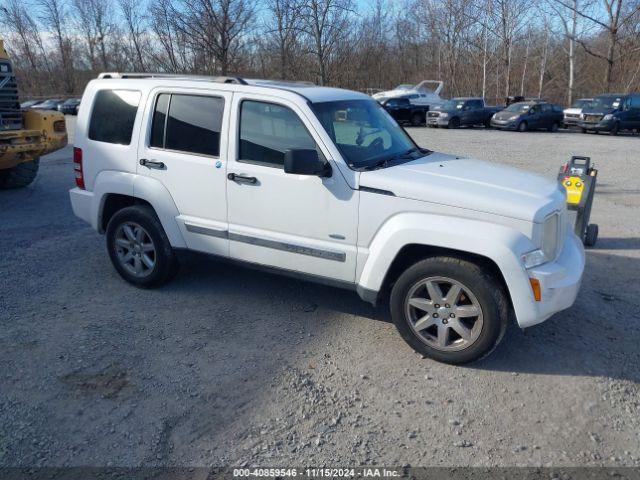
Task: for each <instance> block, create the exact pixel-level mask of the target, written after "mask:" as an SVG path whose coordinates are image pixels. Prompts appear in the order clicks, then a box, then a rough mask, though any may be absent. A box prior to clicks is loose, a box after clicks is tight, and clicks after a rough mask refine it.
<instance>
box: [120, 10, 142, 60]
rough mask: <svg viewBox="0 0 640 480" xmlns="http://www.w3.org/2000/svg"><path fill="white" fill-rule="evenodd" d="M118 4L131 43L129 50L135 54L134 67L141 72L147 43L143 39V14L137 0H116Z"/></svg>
mask: <svg viewBox="0 0 640 480" xmlns="http://www.w3.org/2000/svg"><path fill="white" fill-rule="evenodd" d="M118 5H119V6H120V10H121V11H122V17H123V19H124V23H125V28H126V32H127V38H128V41H129V44H130V45H131V47H130V50H132V51H133V53H134V56H135V57H134V58H135V61H134V62H133V64H134V69H135V70H137V71H139V72H143V71H144V70H145V66H146V61H145V58H146V52H144V53H143V51H144V50H145V45H146V43H147V42H146V40H145V38H146V37H145V33H146V27H147V25H146V18H145V15H144V13H143V12H142V9H141V8H140V2H139V1H138V0H118Z"/></svg>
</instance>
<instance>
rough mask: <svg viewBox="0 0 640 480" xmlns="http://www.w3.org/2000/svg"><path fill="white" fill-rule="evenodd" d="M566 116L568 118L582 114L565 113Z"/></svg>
mask: <svg viewBox="0 0 640 480" xmlns="http://www.w3.org/2000/svg"><path fill="white" fill-rule="evenodd" d="M564 116H565V117H566V118H580V114H579V113H565V114H564Z"/></svg>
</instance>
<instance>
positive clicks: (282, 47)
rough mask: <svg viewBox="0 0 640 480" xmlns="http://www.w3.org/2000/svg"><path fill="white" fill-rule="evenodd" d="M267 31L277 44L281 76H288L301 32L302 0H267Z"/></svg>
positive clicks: (283, 77)
mask: <svg viewBox="0 0 640 480" xmlns="http://www.w3.org/2000/svg"><path fill="white" fill-rule="evenodd" d="M266 7H267V10H268V12H269V18H268V20H267V22H266V25H265V27H266V33H267V34H268V35H269V37H270V38H271V40H272V42H273V43H274V44H275V46H276V49H277V52H278V59H279V61H280V71H279V75H278V76H279V77H280V78H282V79H285V78H287V76H288V74H289V65H290V58H291V57H292V54H293V51H294V49H295V46H296V44H297V43H298V37H299V36H300V32H301V17H300V14H301V11H302V1H301V0H267V2H266Z"/></svg>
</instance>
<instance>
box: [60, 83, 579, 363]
mask: <svg viewBox="0 0 640 480" xmlns="http://www.w3.org/2000/svg"><path fill="white" fill-rule="evenodd" d="M75 142H76V143H75V148H74V162H75V174H76V183H77V187H76V188H74V189H72V190H71V191H70V196H71V203H72V205H73V210H74V212H75V214H76V215H77V216H79V217H80V218H82V219H84V220H86V221H87V222H89V223H90V224H91V225H92V226H93V228H94V229H96V230H97V231H98V232H101V233H106V239H107V249H108V253H109V255H110V257H111V261H112V262H113V265H114V267H115V269H116V270H117V271H118V273H119V274H120V275H121V276H122V277H123V278H124V279H125V280H127V281H128V282H130V283H132V284H134V285H136V286H140V287H152V286H158V285H161V284H163V283H165V282H167V281H168V280H169V279H170V278H171V277H172V276H173V275H174V274H175V272H176V267H177V260H176V254H175V252H176V250H179V249H191V250H197V251H200V252H205V253H208V254H213V255H218V256H220V257H225V258H229V259H232V260H237V261H239V262H248V263H250V264H254V265H259V266H262V267H265V268H267V269H270V270H276V271H278V272H282V273H285V274H293V275H295V276H302V277H304V278H308V279H311V280H315V281H318V282H322V283H327V284H330V285H335V286H339V287H345V288H349V289H353V290H356V291H357V292H358V293H359V295H360V296H361V297H362V298H363V299H364V300H367V301H369V302H376V301H378V300H381V299H384V300H389V304H390V310H391V316H392V319H393V321H394V323H395V325H396V326H397V328H398V330H399V332H400V334H401V335H402V337H403V338H404V339H405V340H406V341H407V342H408V343H409V345H411V346H412V347H413V348H414V349H415V350H416V351H418V352H420V353H422V354H424V355H427V356H430V357H432V358H434V359H437V360H439V361H443V362H449V363H464V362H469V361H472V360H476V359H478V358H480V357H482V356H484V355H487V354H488V353H489V352H491V351H492V350H493V349H494V348H495V347H496V345H497V344H498V342H499V341H500V339H501V338H502V336H503V334H504V332H505V329H506V327H507V323H508V320H509V318H514V317H515V319H516V321H517V323H518V325H519V326H520V327H528V326H531V325H534V324H536V323H539V322H542V321H543V320H545V319H547V318H548V317H549V316H551V315H553V314H554V313H556V312H558V311H560V310H563V309H565V308H568V307H570V306H571V305H572V303H573V302H574V300H575V298H576V295H577V293H578V289H579V288H580V280H581V277H582V272H583V268H584V251H583V248H582V244H581V242H580V240H579V239H578V238H577V237H576V236H575V235H574V234H573V231H572V229H571V228H570V227H569V226H568V225H567V220H566V209H565V197H564V193H563V191H562V190H561V189H560V188H559V187H558V185H557V184H556V182H555V181H552V180H547V179H544V178H541V177H538V176H536V175H533V174H530V173H527V172H522V171H518V170H514V169H510V168H505V167H499V166H496V165H493V164H490V163H485V162H480V161H477V160H471V159H468V158H459V157H455V156H451V155H445V154H441V153H434V152H431V151H429V150H425V149H422V148H420V147H419V146H418V145H416V144H415V143H414V142H413V140H412V139H411V138H410V137H409V136H408V135H407V134H406V133H405V131H404V130H403V129H402V128H400V127H399V126H398V124H397V123H396V122H395V121H394V120H393V119H392V118H391V117H390V116H389V115H388V114H387V113H386V112H385V110H384V109H383V108H382V107H381V106H380V105H379V104H378V103H377V102H375V101H374V100H372V99H371V98H370V97H368V96H366V95H364V94H360V93H357V92H352V91H347V90H340V89H334V88H321V87H315V86H309V85H300V84H294V83H281V82H270V81H259V80H254V81H245V80H242V79H239V78H211V77H204V78H202V77H201V78H198V77H183V78H179V77H172V76H166V75H146V76H145V75H139V74H129V75H127V74H102V75H100V77H99V78H98V79H97V80H93V81H91V82H90V83H89V85H88V86H87V88H86V90H85V93H84V96H83V99H82V103H81V104H80V111H79V113H78V121H77V130H76V136H75Z"/></svg>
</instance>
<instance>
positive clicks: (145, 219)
mask: <svg viewBox="0 0 640 480" xmlns="http://www.w3.org/2000/svg"><path fill="white" fill-rule="evenodd" d="M106 236H107V249H108V251H109V257H110V258H111V263H113V266H114V267H115V269H116V270H117V272H118V273H119V274H120V276H121V277H122V278H124V279H125V280H126V281H127V282H129V283H131V284H133V285H136V286H138V287H157V286H159V285H162V284H164V283H166V282H167V281H169V280H170V279H171V278H172V277H173V276H174V274H175V273H176V271H177V260H176V257H175V254H174V252H173V248H172V247H171V243H170V242H169V239H168V238H167V235H166V233H165V231H164V229H163V228H162V224H161V223H160V220H159V219H158V217H157V216H156V214H155V212H154V211H153V209H152V208H151V207H148V206H146V205H134V206H131V207H127V208H123V209H122V210H119V211H118V212H116V214H115V215H114V216H113V217H112V218H111V220H109V224H108V225H107V231H106Z"/></svg>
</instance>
